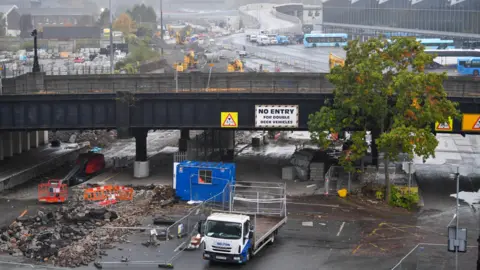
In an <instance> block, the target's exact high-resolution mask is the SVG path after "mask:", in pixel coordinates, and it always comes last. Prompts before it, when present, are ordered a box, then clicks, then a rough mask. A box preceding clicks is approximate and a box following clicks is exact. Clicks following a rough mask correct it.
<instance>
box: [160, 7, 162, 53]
mask: <svg viewBox="0 0 480 270" xmlns="http://www.w3.org/2000/svg"><path fill="white" fill-rule="evenodd" d="M160 39H161V41H160V52H161V53H162V55H163V0H160Z"/></svg>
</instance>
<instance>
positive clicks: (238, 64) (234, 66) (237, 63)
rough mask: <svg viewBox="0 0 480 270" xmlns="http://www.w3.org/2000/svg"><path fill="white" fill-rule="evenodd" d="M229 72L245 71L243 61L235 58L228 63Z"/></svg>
mask: <svg viewBox="0 0 480 270" xmlns="http://www.w3.org/2000/svg"><path fill="white" fill-rule="evenodd" d="M227 71H228V72H243V63H242V61H241V60H240V59H235V60H233V61H231V62H229V63H228V67H227Z"/></svg>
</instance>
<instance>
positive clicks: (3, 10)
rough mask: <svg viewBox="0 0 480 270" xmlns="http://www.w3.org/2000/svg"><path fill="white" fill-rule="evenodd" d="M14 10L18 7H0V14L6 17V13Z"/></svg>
mask: <svg viewBox="0 0 480 270" xmlns="http://www.w3.org/2000/svg"><path fill="white" fill-rule="evenodd" d="M14 9H18V7H17V6H16V5H0V13H2V14H3V16H5V15H8V13H10V12H12V10H14Z"/></svg>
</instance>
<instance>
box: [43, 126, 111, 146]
mask: <svg viewBox="0 0 480 270" xmlns="http://www.w3.org/2000/svg"><path fill="white" fill-rule="evenodd" d="M48 137H49V141H53V140H59V141H61V142H69V143H81V142H90V144H91V145H93V146H101V147H105V146H108V145H110V144H111V143H113V142H114V141H115V140H116V138H117V134H116V131H113V130H112V131H107V130H85V131H82V132H80V131H57V132H49V134H48Z"/></svg>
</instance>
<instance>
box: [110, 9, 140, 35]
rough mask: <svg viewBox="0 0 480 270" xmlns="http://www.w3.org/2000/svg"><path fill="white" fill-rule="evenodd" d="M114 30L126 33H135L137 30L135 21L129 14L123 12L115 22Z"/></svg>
mask: <svg viewBox="0 0 480 270" xmlns="http://www.w3.org/2000/svg"><path fill="white" fill-rule="evenodd" d="M113 30H115V31H121V32H122V33H123V34H124V35H128V34H130V33H134V32H135V31H136V26H135V22H134V21H133V20H132V18H130V16H129V15H128V14H126V13H122V14H120V16H118V18H117V19H116V20H115V22H114V23H113Z"/></svg>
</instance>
